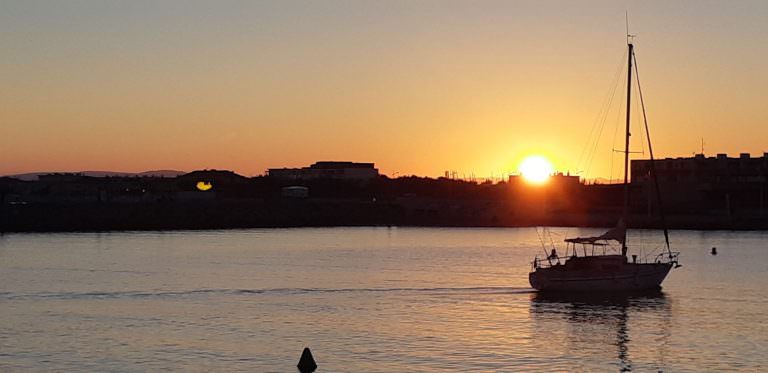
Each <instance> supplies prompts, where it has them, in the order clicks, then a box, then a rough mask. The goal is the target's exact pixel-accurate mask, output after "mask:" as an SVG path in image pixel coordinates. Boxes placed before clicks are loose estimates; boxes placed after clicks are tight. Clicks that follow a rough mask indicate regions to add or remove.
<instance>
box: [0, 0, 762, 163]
mask: <svg viewBox="0 0 768 373" xmlns="http://www.w3.org/2000/svg"><path fill="white" fill-rule="evenodd" d="M625 11H628V12H629V18H630V27H631V32H632V33H634V34H637V35H638V36H637V38H636V39H635V44H636V50H637V58H638V62H639V69H640V75H641V82H642V85H643V89H644V95H645V98H646V105H647V107H648V115H649V120H650V124H651V131H652V135H653V137H654V147H655V149H654V150H655V151H656V152H657V156H661V157H676V156H691V155H692V154H693V153H694V152H699V151H700V148H701V139H702V138H703V139H704V142H705V144H704V147H705V153H707V154H709V155H714V154H715V153H729V154H730V155H732V156H737V155H738V153H739V152H750V153H752V155H753V156H756V155H761V156H762V154H763V152H764V151H768V104H766V90H767V89H768V88H766V87H768V70H767V69H766V67H765V66H766V61H768V2H766V1H764V0H759V1H698V0H697V1H671V2H670V1H629V2H622V1H447V0H435V1H414V0H409V1H359V0H350V1H285V0H280V1H137V0H132V1H61V2H59V1H30V0H21V1H9V0H3V1H0V51H2V58H0V87H2V89H0V175H3V174H15V173H23V172H35V171H80V170H112V171H145V170H153V169H177V170H186V171H191V170H195V169H202V168H218V169H230V170H234V171H236V172H238V173H240V174H243V175H248V176H251V175H258V174H261V173H263V172H264V171H265V169H267V168H270V167H297V166H305V165H308V164H310V163H312V162H314V161H317V160H352V161H360V162H375V163H376V165H377V167H379V169H380V170H381V171H382V172H383V173H385V174H388V175H394V174H397V175H406V174H416V175H424V176H439V175H442V174H443V172H444V171H446V170H452V171H456V172H457V173H458V174H459V175H460V176H461V175H467V176H468V175H470V174H474V175H476V176H479V177H484V176H491V175H494V176H500V175H501V174H503V173H506V172H509V171H515V170H516V169H517V167H518V164H519V163H520V161H521V160H522V159H523V158H524V157H525V156H528V155H531V154H541V155H543V156H545V157H547V158H549V159H550V160H551V161H552V163H553V164H554V166H555V168H556V169H557V170H561V171H571V172H580V175H582V176H585V177H588V178H594V177H603V178H608V177H611V176H612V177H614V178H615V177H617V176H618V173H619V166H620V164H619V161H618V158H615V157H620V155H618V154H615V155H612V153H611V147H612V146H616V147H619V146H621V145H620V141H619V139H618V137H616V140H615V141H614V138H615V137H614V134H615V127H616V125H617V124H620V123H621V117H620V115H619V114H620V112H619V110H620V109H621V110H623V109H622V108H621V107H620V106H619V105H618V103H619V102H621V101H622V100H623V92H621V90H622V89H624V88H623V82H621V81H620V82H619V85H618V88H617V92H616V97H615V98H614V104H615V105H614V106H615V108H613V109H612V110H613V111H612V112H609V115H608V118H607V120H606V124H605V127H604V129H603V132H602V137H601V141H600V143H599V144H598V147H597V152H596V155H595V156H594V160H593V161H592V162H591V163H589V164H587V163H588V162H585V161H580V159H581V158H584V156H583V154H584V153H585V152H587V153H588V152H589V150H587V151H585V150H584V149H591V148H592V146H591V145H588V144H590V140H592V141H594V135H593V136H592V137H593V138H592V139H590V130H591V128H592V127H593V125H594V123H595V122H596V118H598V117H599V115H600V112H601V109H602V107H603V102H604V101H605V99H606V97H607V94H608V93H609V92H610V90H611V89H612V88H613V87H614V85H613V84H612V83H613V82H614V79H615V77H616V72H617V71H618V69H619V68H620V65H621V63H622V55H623V53H624V52H625V48H626V45H625ZM633 118H637V116H633ZM635 133H637V134H639V128H636V129H635ZM619 136H620V135H619ZM635 137H637V138H636V139H635V140H639V139H640V138H639V136H635ZM614 144H615V145H614ZM633 148H634V149H636V150H638V151H640V150H642V147H641V145H640V143H639V141H636V142H635V143H633ZM612 158H613V162H611V161H612ZM612 165H613V166H612Z"/></svg>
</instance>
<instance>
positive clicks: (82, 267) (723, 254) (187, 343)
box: [0, 228, 768, 372]
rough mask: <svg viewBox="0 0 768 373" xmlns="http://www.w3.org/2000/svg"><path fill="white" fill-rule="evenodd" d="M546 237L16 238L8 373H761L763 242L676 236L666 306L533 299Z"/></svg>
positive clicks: (556, 238)
mask: <svg viewBox="0 0 768 373" xmlns="http://www.w3.org/2000/svg"><path fill="white" fill-rule="evenodd" d="M551 232H553V235H552V241H553V242H555V244H556V245H559V244H557V242H560V241H562V237H563V235H565V234H568V235H585V234H592V233H596V231H595V230H590V229H575V228H571V229H567V228H552V229H551ZM538 233H539V234H540V233H541V230H539V231H538ZM539 234H537V231H536V230H535V229H533V228H515V229H477V228H472V229H456V228H450V229H439V228H322V229H269V230H239V231H195V232H149V233H147V232H121V233H75V234H72V233H70V234H11V235H8V234H6V235H4V236H1V237H0V311H1V313H2V318H0V370H3V371H7V370H25V371H27V370H32V371H47V370H53V371H84V370H90V371H125V372H132V371H147V370H161V369H172V370H185V371H258V372H292V371H295V365H296V362H297V361H298V358H299V356H300V355H301V350H302V349H303V348H304V347H305V346H309V347H310V348H312V351H313V353H314V355H315V358H316V360H317V362H318V365H319V369H318V372H358V371H366V372H405V371H421V372H445V371H477V372H488V371H563V370H566V371H641V372H644V371H652V372H656V371H658V370H663V371H669V372H701V371H738V370H743V371H760V370H765V369H768V368H766V362H767V361H768V357H766V355H768V348H767V347H766V346H768V327H767V326H766V325H765V323H763V322H762V320H764V319H765V318H766V316H768V307H767V306H768V290H766V289H768V286H767V285H768V273H767V272H768V263H766V261H765V260H764V257H765V255H764V251H765V247H766V246H765V242H766V239H768V234H766V233H765V232H698V231H677V232H673V233H672V238H673V243H674V244H675V246H676V248H677V249H678V250H679V251H681V252H682V254H681V261H682V263H683V267H682V268H679V269H677V270H673V271H672V272H671V274H670V276H669V277H668V278H667V280H666V281H665V283H664V289H663V291H662V292H661V293H653V294H642V295H636V296H629V297H607V298H606V297H600V296H596V297H595V296H593V297H546V296H541V295H539V294H536V293H535V292H533V291H532V290H531V289H530V286H529V284H528V280H527V274H528V271H529V267H530V266H529V262H530V260H531V259H532V257H533V255H535V254H538V253H542V252H543V250H544V249H545V248H543V247H542V244H541V241H540V239H539V237H540V235H539ZM630 241H631V242H632V243H633V244H634V248H638V249H639V248H642V249H643V252H642V255H643V256H645V255H652V254H651V253H652V252H653V249H654V248H658V247H660V245H661V241H660V234H658V232H655V231H632V232H631V233H630ZM550 245H551V243H550V242H549V239H548V238H545V247H546V249H549V248H550ZM713 246H716V247H717V248H718V251H719V255H717V256H712V255H710V254H709V252H710V249H711V247H713ZM560 247H562V246H560Z"/></svg>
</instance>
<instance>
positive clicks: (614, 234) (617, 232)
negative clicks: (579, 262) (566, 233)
mask: <svg viewBox="0 0 768 373" xmlns="http://www.w3.org/2000/svg"><path fill="white" fill-rule="evenodd" d="M626 238H627V226H626V225H625V224H624V221H623V220H619V223H618V224H617V225H616V228H612V229H611V230H609V231H608V232H605V233H603V234H601V235H599V236H593V237H574V238H566V239H565V242H570V243H581V244H589V245H598V246H599V245H607V243H602V242H599V241H610V240H613V241H617V242H619V243H621V244H623V243H624V240H625V239H626Z"/></svg>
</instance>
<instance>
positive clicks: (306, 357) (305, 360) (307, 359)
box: [296, 347, 317, 373]
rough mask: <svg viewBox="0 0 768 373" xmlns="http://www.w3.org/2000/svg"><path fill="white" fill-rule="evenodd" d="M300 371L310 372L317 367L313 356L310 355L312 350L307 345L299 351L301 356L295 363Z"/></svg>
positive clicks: (303, 372)
mask: <svg viewBox="0 0 768 373" xmlns="http://www.w3.org/2000/svg"><path fill="white" fill-rule="evenodd" d="M296 367H297V368H299V372H301V373H312V372H314V371H315V369H317V364H316V363H315V358H313V357H312V352H311V351H309V347H304V351H302V352H301V358H300V359H299V364H298V365H296Z"/></svg>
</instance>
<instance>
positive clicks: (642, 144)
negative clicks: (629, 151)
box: [634, 74, 645, 155]
mask: <svg viewBox="0 0 768 373" xmlns="http://www.w3.org/2000/svg"><path fill="white" fill-rule="evenodd" d="M635 75H637V74H635ZM635 78H637V76H635ZM635 89H636V91H637V95H635V97H634V100H635V101H634V102H635V103H634V105H635V107H637V106H638V105H639V104H640V102H639V101H640V87H635ZM641 106H642V105H641ZM641 119H643V117H642V114H641V113H638V112H637V111H635V127H636V128H637V132H638V133H639V134H640V152H639V153H640V154H642V155H645V136H644V135H643V132H644V131H643V126H642V124H641V121H640V120H641Z"/></svg>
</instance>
